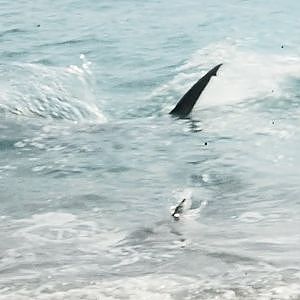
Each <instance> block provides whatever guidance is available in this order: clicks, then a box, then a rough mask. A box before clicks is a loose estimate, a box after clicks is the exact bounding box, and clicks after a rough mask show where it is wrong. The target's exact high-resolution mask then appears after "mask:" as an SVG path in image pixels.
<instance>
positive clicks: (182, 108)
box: [170, 64, 222, 118]
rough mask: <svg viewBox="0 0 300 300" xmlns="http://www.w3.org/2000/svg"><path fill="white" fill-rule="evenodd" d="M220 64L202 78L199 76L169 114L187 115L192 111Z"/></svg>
mask: <svg viewBox="0 0 300 300" xmlns="http://www.w3.org/2000/svg"><path fill="white" fill-rule="evenodd" d="M221 66H222V64H219V65H217V66H215V67H214V68H212V69H211V70H210V71H208V72H207V73H206V74H205V75H204V76H203V77H202V78H200V79H199V80H198V81H197V82H196V83H195V84H194V85H193V86H192V87H191V88H190V89H189V90H188V91H187V92H186V93H185V95H184V96H183V97H182V98H181V99H180V100H179V102H178V103H177V105H176V106H175V108H174V109H173V110H172V111H171V112H170V114H171V115H174V116H177V117H179V118H185V117H187V116H188V115H189V114H190V112H191V111H192V109H193V107H194V105H195V104H196V102H197V100H198V98H199V97H200V95H201V93H202V92H203V90H204V89H205V87H206V86H207V84H208V82H209V80H210V78H211V77H212V76H216V75H217V71H218V70H219V68H220V67H221Z"/></svg>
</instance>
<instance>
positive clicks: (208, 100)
mask: <svg viewBox="0 0 300 300" xmlns="http://www.w3.org/2000/svg"><path fill="white" fill-rule="evenodd" d="M219 63H223V66H222V67H221V68H220V69H219V71H218V75H217V77H212V79H211V81H210V83H209V85H208V86H207V88H206V89H205V90H204V92H203V94H202V95H201V107H202V108H203V107H208V106H215V105H223V104H233V103H237V102H242V101H245V100H248V99H255V98H258V97H266V96H269V95H273V96H281V95H283V94H284V93H286V89H285V85H284V84H283V83H284V81H285V80H286V79H287V78H289V77H295V78H299V77H300V58H299V57H294V56H287V55H284V54H282V55H278V54H273V55H272V54H269V53H268V54H265V53H258V52H253V51H246V50H243V49H241V48H240V47H239V46H238V45H234V44H231V43H230V42H223V43H217V44H212V45H210V46H208V47H206V48H204V49H201V50H199V51H197V52H196V53H195V54H194V55H193V56H192V57H191V59H190V60H188V61H187V62H186V63H185V64H184V65H182V66H181V67H179V68H178V75H176V76H175V78H173V79H172V80H171V81H170V82H168V83H166V84H164V85H162V86H161V87H159V88H158V89H156V90H155V91H154V92H153V94H152V96H158V95H159V96H162V95H163V96H165V97H167V96H168V95H169V94H170V92H171V93H172V92H175V93H176V94H178V96H179V97H180V96H181V95H183V94H184V93H185V92H186V91H187V90H188V89H189V88H190V87H191V86H192V84H194V83H195V82H196V81H197V80H198V79H199V78H200V77H201V76H203V75H204V74H205V73H206V72H207V71H208V70H209V69H211V68H212V67H214V66H215V65H217V64H219Z"/></svg>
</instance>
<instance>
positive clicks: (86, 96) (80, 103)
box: [0, 55, 105, 122]
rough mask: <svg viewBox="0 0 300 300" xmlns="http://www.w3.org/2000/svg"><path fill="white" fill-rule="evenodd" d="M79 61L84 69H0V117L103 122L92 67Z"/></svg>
mask: <svg viewBox="0 0 300 300" xmlns="http://www.w3.org/2000/svg"><path fill="white" fill-rule="evenodd" d="M80 58H81V60H82V65H81V66H75V65H71V66H69V67H53V66H45V65H41V64H30V63H16V64H12V65H0V113H2V114H8V115H10V114H14V115H20V116H26V117H32V118H36V117H39V118H47V119H51V118H52V119H61V120H71V121H88V122H89V121H92V122H93V121H96V122H104V121H105V117H104V115H103V114H102V112H101V111H100V109H99V108H98V107H97V105H96V99H95V95H94V94H93V89H92V87H93V74H92V71H91V68H90V65H91V63H90V62H88V61H87V60H86V58H85V57H84V55H81V56H80Z"/></svg>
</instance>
